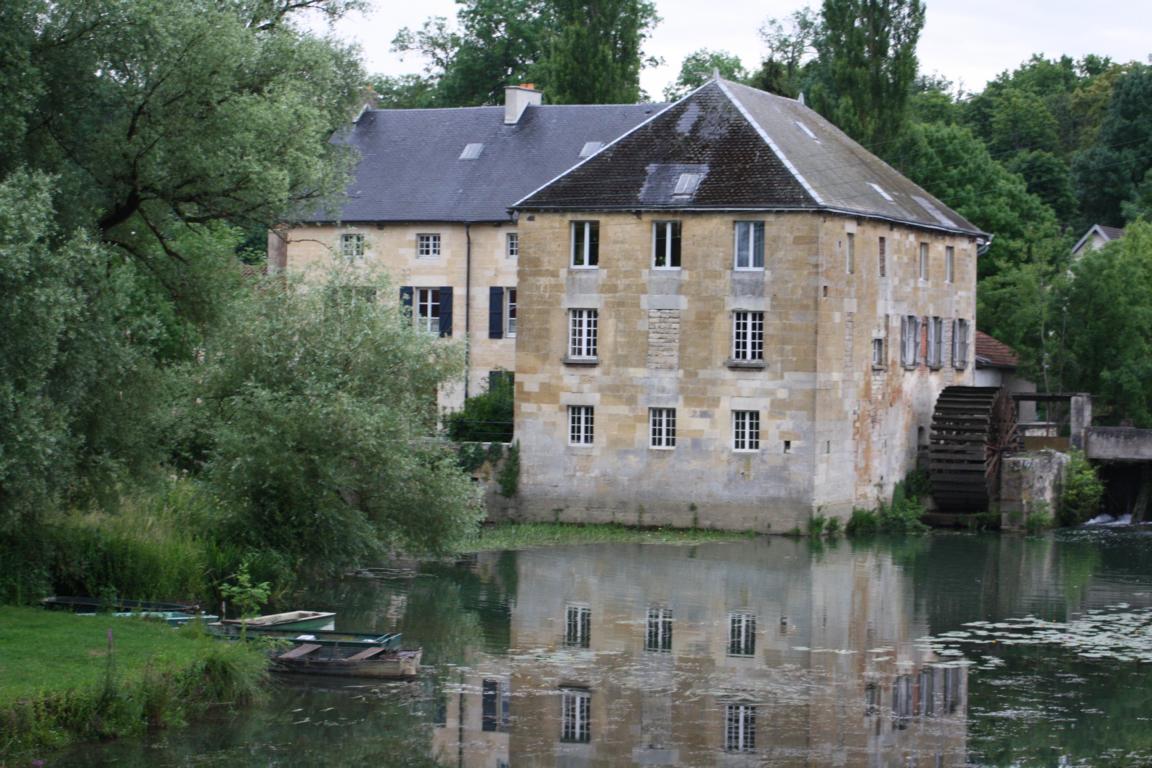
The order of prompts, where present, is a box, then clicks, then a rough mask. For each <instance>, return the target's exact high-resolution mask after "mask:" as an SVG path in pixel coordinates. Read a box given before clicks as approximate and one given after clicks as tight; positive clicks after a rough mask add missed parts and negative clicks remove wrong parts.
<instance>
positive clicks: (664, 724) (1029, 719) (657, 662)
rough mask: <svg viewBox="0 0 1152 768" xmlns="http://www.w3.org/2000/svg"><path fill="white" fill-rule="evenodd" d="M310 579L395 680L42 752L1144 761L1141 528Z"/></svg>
mask: <svg viewBox="0 0 1152 768" xmlns="http://www.w3.org/2000/svg"><path fill="white" fill-rule="evenodd" d="M379 573H380V574H381V577H379V578H352V579H345V580H341V581H339V582H333V583H329V584H321V585H316V586H315V588H314V589H313V590H312V591H311V594H309V595H307V596H304V597H302V598H301V602H302V603H304V602H306V603H307V604H308V606H309V607H312V608H321V609H330V610H336V611H337V612H338V626H339V627H340V628H343V629H351V628H357V629H375V630H381V631H401V632H403V633H404V637H405V639H406V642H408V643H412V644H419V645H422V646H423V647H424V651H425V660H426V662H427V674H426V675H425V676H423V677H422V678H421V679H420V680H418V681H416V682H413V683H405V684H395V685H383V686H381V685H377V684H373V683H370V682H368V681H363V682H360V683H358V682H356V681H353V682H347V681H325V680H317V681H310V682H308V683H306V684H301V683H291V684H285V683H278V684H277V687H276V689H275V692H274V694H273V696H272V697H270V700H269V701H268V702H266V703H265V704H263V705H261V706H259V707H256V708H253V709H252V710H248V711H244V712H240V713H235V714H229V715H222V716H221V717H219V718H216V719H214V720H211V721H208V722H201V723H195V724H193V725H191V726H189V727H188V728H186V729H177V730H172V731H168V732H165V733H162V734H160V735H159V736H158V737H157V739H156V740H155V741H151V742H123V743H119V744H112V745H106V746H102V747H98V748H87V749H84V750H77V751H76V752H73V753H69V754H67V755H63V756H59V757H57V758H55V759H54V760H53V761H52V763H51V764H53V765H76V766H78V765H117V766H123V765H126V766H145V765H147V766H175V765H192V764H195V765H229V766H233V765H277V766H295V765H300V766H304V765H316V764H320V763H324V764H331V765H347V764H352V763H353V761H357V762H360V761H365V760H371V761H373V763H374V764H377V765H388V766H393V765H411V766H432V765H444V766H493V767H495V766H502V765H515V766H618V765H684V766H711V765H718V766H728V765H734V764H738V765H741V766H744V765H749V766H751V765H768V766H776V765H779V766H801V765H843V766H876V765H882V766H889V765H892V766H895V765H913V764H914V765H928V766H936V765H939V766H966V765H1006V764H1015V765H1056V764H1060V765H1142V764H1147V762H1148V761H1152V728H1150V727H1149V721H1148V718H1149V717H1152V712H1150V710H1149V709H1148V706H1147V704H1148V702H1147V700H1146V699H1147V695H1146V693H1145V691H1147V690H1148V688H1149V686H1152V671H1150V667H1149V665H1148V660H1150V659H1152V533H1139V532H1137V533H1133V532H1130V531H1129V532H1124V533H1120V532H1117V531H1115V530H1111V529H1104V528H1095V529H1085V530H1081V531H1075V532H1070V533H1064V534H1059V535H1056V536H1048V537H1037V538H1023V537H1009V536H1003V537H999V536H975V535H960V534H936V535H932V536H928V537H924V538H920V539H904V540H899V541H892V542H882V541H878V542H872V543H866V544H862V543H859V542H846V541H841V542H840V543H838V544H813V543H810V542H808V541H806V540H803V541H796V540H785V539H772V540H760V541H742V542H734V543H715V544H705V545H699V546H669V545H639V544H604V545H587V546H580V547H555V548H545V549H536V550H526V551H519V552H496V553H485V554H482V555H477V556H473V557H471V558H469V559H467V560H466V561H463V562H460V563H456V564H451V563H437V564H425V565H421V566H419V567H417V568H410V569H404V568H398V569H393V570H388V571H381V572H379Z"/></svg>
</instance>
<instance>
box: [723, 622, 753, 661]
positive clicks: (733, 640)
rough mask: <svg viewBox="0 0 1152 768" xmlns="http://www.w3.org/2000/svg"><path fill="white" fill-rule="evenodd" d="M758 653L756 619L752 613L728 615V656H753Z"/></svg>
mask: <svg viewBox="0 0 1152 768" xmlns="http://www.w3.org/2000/svg"><path fill="white" fill-rule="evenodd" d="M755 653H756V617H755V616H754V615H753V614H751V613H744V612H737V613H730V614H728V655H729V656H753V655H755Z"/></svg>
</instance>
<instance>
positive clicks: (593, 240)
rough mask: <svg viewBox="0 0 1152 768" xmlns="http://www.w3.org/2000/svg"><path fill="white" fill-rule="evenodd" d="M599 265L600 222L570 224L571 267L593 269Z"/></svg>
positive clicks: (575, 222)
mask: <svg viewBox="0 0 1152 768" xmlns="http://www.w3.org/2000/svg"><path fill="white" fill-rule="evenodd" d="M599 264H600V222H598V221H574V222H572V266H573V267H577V268H580V269H593V268H595V267H596V266H598V265H599Z"/></svg>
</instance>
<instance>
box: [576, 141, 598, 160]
mask: <svg viewBox="0 0 1152 768" xmlns="http://www.w3.org/2000/svg"><path fill="white" fill-rule="evenodd" d="M603 146H604V142H602V141H586V142H584V147H583V148H582V149H581V150H580V157H591V156H592V155H594V154H596V153H597V152H599V151H600V148H601V147H603Z"/></svg>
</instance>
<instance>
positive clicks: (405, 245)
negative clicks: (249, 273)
mask: <svg viewBox="0 0 1152 768" xmlns="http://www.w3.org/2000/svg"><path fill="white" fill-rule="evenodd" d="M515 231H516V229H515V227H514V226H512V225H511V224H505V225H499V224H473V225H471V226H468V227H466V226H465V225H464V224H453V223H445V222H428V223H413V224H346V225H340V226H334V225H317V226H300V227H294V228H290V229H288V230H286V231H284V233H283V234H284V240H285V241H286V242H285V243H284V245H282V246H278V248H279V249H281V250H282V251H283V256H282V258H283V259H284V261H285V268H286V269H287V270H288V272H289V273H297V274H304V275H305V276H306V278H307V279H308V280H315V281H318V280H321V279H323V276H324V275H325V273H326V272H327V271H328V270H330V269H332V268H333V267H334V266H336V265H337V264H339V263H340V262H341V256H340V235H342V234H344V233H350V234H351V233H358V234H362V235H364V251H365V253H364V258H363V259H361V260H360V261H358V262H357V263H356V264H354V265H352V266H353V267H354V268H356V269H362V270H364V271H365V272H368V271H371V270H383V271H384V272H385V273H387V275H388V276H389V278H390V280H391V282H392V284H393V286H394V287H395V289H396V290H395V291H394V295H392V296H387V297H384V299H385V300H386V301H398V300H399V288H400V286H413V287H419V288H438V287H441V286H452V289H453V297H452V298H453V302H452V303H453V313H452V314H453V323H452V338H454V339H459V340H466V341H467V344H468V356H469V360H468V374H467V375H468V394H469V395H476V394H479V393H480V392H482V391H484V387H485V386H486V385H487V381H488V373H489V372H490V371H494V370H507V371H512V370H514V369H515V367H516V340H515V339H514V338H502V339H489V338H488V300H489V291H488V289H489V287H491V286H497V287H515V285H516V267H517V263H516V262H517V260H516V259H515V258H509V257H508V256H507V250H506V237H507V235H508V233H510V232H515ZM420 233H439V234H440V242H441V252H440V255H439V256H438V257H431V258H429V257H420V256H418V255H417V247H416V236H417V234H420ZM469 238H471V244H472V275H471V292H470V295H469V291H468V290H467V285H468V275H467V267H468V265H467V258H466V255H467V251H468V241H469ZM466 309H467V310H470V314H471V321H470V325H471V328H470V331H469V332H468V333H465V324H466V322H467V320H466V316H467V315H468V314H469V312H467V311H466ZM463 384H464V382H463V381H461V382H459V384H458V385H457V386H453V387H451V388H449V389H447V390H445V391H444V392H441V394H440V404H441V406H442V407H443V408H446V409H456V408H459V407H460V406H461V405H462V404H463V402H464V386H463Z"/></svg>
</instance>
